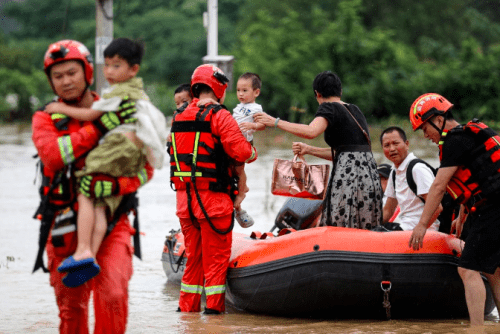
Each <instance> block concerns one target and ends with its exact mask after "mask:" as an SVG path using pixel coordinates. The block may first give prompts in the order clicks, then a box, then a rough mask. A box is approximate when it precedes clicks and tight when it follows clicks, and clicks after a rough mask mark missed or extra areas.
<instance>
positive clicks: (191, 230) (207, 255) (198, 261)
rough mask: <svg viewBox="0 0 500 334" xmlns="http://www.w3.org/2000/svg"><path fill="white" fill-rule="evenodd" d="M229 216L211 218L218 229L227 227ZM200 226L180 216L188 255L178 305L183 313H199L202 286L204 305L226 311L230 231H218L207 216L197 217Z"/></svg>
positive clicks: (229, 221) (229, 222)
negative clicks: (205, 299)
mask: <svg viewBox="0 0 500 334" xmlns="http://www.w3.org/2000/svg"><path fill="white" fill-rule="evenodd" d="M231 219H232V215H228V216H223V217H218V218H210V221H211V222H212V223H213V224H214V226H215V227H216V228H217V229H220V230H226V229H227V228H228V227H229V226H230V224H231ZM198 222H199V229H198V228H196V227H195V225H194V224H193V222H192V221H191V219H189V218H180V223H181V228H182V233H183V234H184V241H185V249H186V255H187V263H186V269H185V271H184V275H183V276H182V283H181V294H180V298H179V307H180V309H181V311H182V312H199V311H200V307H201V294H202V292H203V287H205V295H206V297H207V304H206V307H207V308H209V309H212V310H216V311H219V312H224V310H225V303H224V302H225V291H226V274H227V267H228V265H229V257H230V256H231V243H232V239H233V237H232V232H229V233H227V234H224V235H222V234H219V233H217V232H215V231H214V230H213V228H212V227H211V226H210V224H209V223H208V221H207V220H206V219H198Z"/></svg>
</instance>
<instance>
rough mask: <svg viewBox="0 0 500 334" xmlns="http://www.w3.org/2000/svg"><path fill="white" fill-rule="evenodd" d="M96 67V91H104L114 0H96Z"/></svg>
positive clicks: (111, 37)
mask: <svg viewBox="0 0 500 334" xmlns="http://www.w3.org/2000/svg"><path fill="white" fill-rule="evenodd" d="M95 20H96V37H95V68H94V78H95V83H96V92H97V93H98V94H101V93H102V89H103V88H105V87H107V86H108V82H107V81H106V78H105V77H104V49H106V47H107V46H108V45H109V43H111V41H112V40H113V0H96V2H95Z"/></svg>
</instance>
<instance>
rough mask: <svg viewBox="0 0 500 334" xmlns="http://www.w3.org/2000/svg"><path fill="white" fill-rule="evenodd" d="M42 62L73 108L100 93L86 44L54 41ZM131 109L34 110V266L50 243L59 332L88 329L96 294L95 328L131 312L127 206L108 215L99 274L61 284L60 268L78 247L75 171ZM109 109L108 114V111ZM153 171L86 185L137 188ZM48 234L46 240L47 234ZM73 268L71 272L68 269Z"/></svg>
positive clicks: (109, 327)
mask: <svg viewBox="0 0 500 334" xmlns="http://www.w3.org/2000/svg"><path fill="white" fill-rule="evenodd" d="M44 68H45V71H46V74H47V77H48V79H49V83H50V85H51V86H52V89H53V90H54V93H55V94H56V95H57V96H58V101H60V102H65V103H67V104H71V105H73V106H75V107H82V108H90V106H91V105H92V103H93V102H94V101H95V100H98V99H99V97H98V96H97V94H96V93H95V92H92V91H90V89H89V86H90V85H91V84H92V82H93V71H94V68H93V65H92V57H91V55H90V53H89V51H88V50H87V48H86V47H85V46H84V45H83V44H81V43H79V42H77V41H73V40H63V41H59V42H56V43H54V44H51V45H50V46H49V48H48V50H47V52H46V54H45V59H44ZM133 112H134V108H128V109H126V108H121V109H120V110H118V111H117V112H116V113H106V114H105V115H103V116H102V117H101V118H99V119H97V121H94V122H93V123H92V122H80V121H78V120H75V119H71V118H64V116H62V115H57V114H55V115H52V117H51V115H49V114H47V113H45V112H43V110H40V111H37V112H36V113H35V114H34V115H33V121H32V130H33V137H32V138H33V142H34V144H35V147H36V149H37V151H38V155H39V156H40V160H41V162H42V174H43V177H42V185H41V189H40V195H41V197H42V201H41V205H40V207H39V209H38V211H37V213H36V216H38V218H39V219H41V221H42V225H41V228H40V242H39V243H40V250H39V254H38V258H37V263H36V264H35V269H34V271H35V270H37V269H38V268H43V269H44V271H46V270H47V269H46V268H45V267H44V265H43V260H42V255H43V249H44V247H45V243H46V249H47V256H48V271H49V272H50V284H51V285H52V286H53V287H54V291H55V296H56V302H57V306H58V307H59V317H60V319H61V322H60V326H59V331H60V333H71V334H74V333H88V332H89V330H88V304H89V298H90V294H91V292H93V300H94V310H95V331H94V333H125V329H126V324H127V315H128V282H129V280H130V278H131V276H132V254H133V253H134V250H133V247H132V245H131V236H132V235H133V234H134V233H135V230H134V228H132V226H131V225H130V222H129V220H128V217H127V212H128V209H124V210H121V212H119V213H117V215H116V217H109V219H108V222H109V225H110V227H111V226H114V227H113V228H112V229H111V231H109V229H108V234H107V236H106V237H105V239H104V241H103V243H102V246H101V247H100V249H99V252H98V253H97V256H96V259H97V261H98V262H99V263H100V264H102V269H101V272H100V274H99V275H98V276H97V277H96V278H94V279H92V280H91V281H89V282H87V283H85V284H83V285H81V286H79V287H76V288H68V287H66V286H65V285H64V284H63V283H62V278H63V277H64V276H65V275H66V273H60V272H58V270H57V267H58V266H59V265H60V263H61V262H62V261H63V260H64V259H65V258H66V257H67V256H69V255H71V254H72V253H73V252H74V250H75V248H76V243H77V240H76V225H75V222H76V211H77V209H78V208H77V205H76V192H77V188H78V187H81V185H78V184H77V183H76V178H75V176H74V174H73V171H75V170H77V169H80V168H82V167H83V165H84V159H85V156H86V154H87V153H88V152H89V151H90V150H91V149H93V148H94V147H95V146H97V144H98V141H99V139H100V138H101V136H102V135H103V134H104V133H106V132H107V131H109V130H111V129H113V128H114V127H116V126H118V125H120V124H122V123H124V122H125V121H126V120H128V121H130V120H132V119H133V118H132V117H133V116H131V114H132V113H133ZM107 114H109V115H107ZM152 176H153V168H152V167H151V166H149V165H147V166H146V168H145V169H144V170H142V171H141V172H140V173H139V174H138V175H137V177H131V178H125V177H120V178H113V177H108V176H105V175H98V174H96V175H91V179H90V183H89V184H88V187H87V186H86V188H85V190H86V192H87V193H88V194H90V196H91V197H94V198H98V197H102V196H110V195H128V194H131V193H134V192H135V191H136V190H137V189H138V188H139V187H140V186H141V185H142V184H144V183H145V182H147V180H149V179H151V177H152ZM47 239H48V240H47ZM71 274H72V273H69V274H68V275H71Z"/></svg>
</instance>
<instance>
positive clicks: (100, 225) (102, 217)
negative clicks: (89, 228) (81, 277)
mask: <svg viewBox="0 0 500 334" xmlns="http://www.w3.org/2000/svg"><path fill="white" fill-rule="evenodd" d="M94 210H95V225H94V232H93V233H92V243H91V249H92V254H94V257H95V256H96V255H97V251H99V247H100V246H101V243H102V240H103V239H104V236H105V235H106V230H107V229H108V223H107V221H106V207H105V206H96V207H95V209H94Z"/></svg>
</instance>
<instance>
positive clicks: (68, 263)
mask: <svg viewBox="0 0 500 334" xmlns="http://www.w3.org/2000/svg"><path fill="white" fill-rule="evenodd" d="M92 263H94V258H92V257H89V258H86V259H81V260H79V261H76V260H75V259H74V258H73V256H69V257H68V258H66V259H65V260H64V261H63V262H62V263H61V265H60V266H59V267H57V271H59V272H60V273H64V272H67V271H74V270H77V269H80V268H83V267H85V266H88V265H90V264H92Z"/></svg>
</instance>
